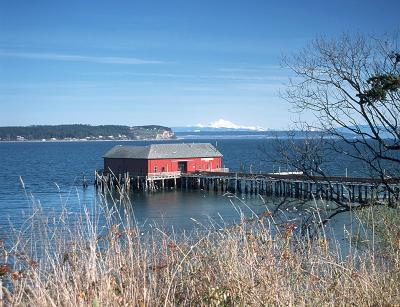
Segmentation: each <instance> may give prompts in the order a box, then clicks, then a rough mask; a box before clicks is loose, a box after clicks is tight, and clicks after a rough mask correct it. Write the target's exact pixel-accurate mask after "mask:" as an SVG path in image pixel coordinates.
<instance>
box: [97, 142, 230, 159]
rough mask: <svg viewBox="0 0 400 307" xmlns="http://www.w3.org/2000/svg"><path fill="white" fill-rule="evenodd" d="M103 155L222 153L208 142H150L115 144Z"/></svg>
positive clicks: (205, 155)
mask: <svg viewBox="0 0 400 307" xmlns="http://www.w3.org/2000/svg"><path fill="white" fill-rule="evenodd" d="M103 157H104V158H112V159H174V158H214V157H222V154H221V153H220V152H219V151H218V150H217V149H216V148H215V147H214V146H213V145H211V144H209V143H196V144H195V143H193V144H152V145H148V146H122V145H117V146H114V147H113V148H111V149H110V150H109V151H108V152H107V153H106V154H105V155H104V156H103Z"/></svg>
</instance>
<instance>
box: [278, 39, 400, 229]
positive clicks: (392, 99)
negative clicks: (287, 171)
mask: <svg viewBox="0 0 400 307" xmlns="http://www.w3.org/2000/svg"><path fill="white" fill-rule="evenodd" d="M399 43H400V41H399V36H398V35H397V34H396V35H393V36H390V37H388V36H387V37H384V38H382V37H381V38H375V37H370V36H368V37H367V36H352V35H343V36H341V37H340V38H339V39H335V40H330V39H325V38H318V39H315V40H314V41H313V42H312V43H311V44H310V45H309V46H308V47H306V48H304V49H303V50H301V51H300V52H298V53H296V54H295V55H293V56H290V57H286V58H285V59H284V64H285V66H287V67H288V68H289V69H290V70H291V71H292V73H293V77H292V78H291V80H290V84H289V85H288V87H287V90H286V92H285V93H284V95H283V96H284V98H285V99H286V100H287V101H289V102H290V103H291V104H292V106H293V107H294V109H295V110H296V111H298V112H299V114H300V118H304V116H303V115H307V116H306V117H307V118H308V121H303V120H300V121H299V123H298V124H299V125H300V126H301V128H302V130H305V131H315V130H317V131H320V132H321V134H320V138H316V137H315V134H314V137H312V138H305V139H304V140H303V141H302V142H299V141H298V140H292V141H291V142H288V143H287V142H286V143H285V145H284V146H283V145H282V144H283V143H280V148H279V149H278V150H279V152H280V154H281V156H282V157H283V159H284V160H285V162H286V163H290V164H291V165H292V166H294V167H295V168H297V169H299V170H301V171H303V173H304V174H305V175H306V176H308V177H309V178H313V176H315V175H318V176H325V177H328V176H330V174H329V172H328V171H327V170H326V169H323V168H321V165H323V164H324V163H325V162H326V159H328V158H329V156H330V157H332V153H335V155H344V156H347V157H348V158H351V159H354V160H355V161H358V162H361V164H362V165H363V170H364V172H367V171H368V175H369V176H371V177H374V178H379V179H380V183H381V184H383V185H386V187H387V189H389V190H390V189H392V191H391V192H392V193H397V192H398V191H394V190H393V186H392V185H389V180H392V179H393V177H400V44H399ZM310 118H311V119H310ZM288 147H289V148H288ZM327 152H329V154H327ZM397 203H398V199H397ZM350 206H352V205H349V204H345V203H338V207H337V208H336V210H334V211H332V212H331V213H330V214H328V215H327V217H326V219H325V220H324V221H323V222H324V223H325V222H326V221H327V220H329V218H331V217H332V216H333V215H335V214H337V213H340V212H343V211H348V210H349V209H350Z"/></svg>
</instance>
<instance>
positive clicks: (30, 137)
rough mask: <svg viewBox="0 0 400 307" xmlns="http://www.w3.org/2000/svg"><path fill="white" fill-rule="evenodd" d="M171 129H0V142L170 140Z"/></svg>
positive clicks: (124, 127) (32, 127)
mask: <svg viewBox="0 0 400 307" xmlns="http://www.w3.org/2000/svg"><path fill="white" fill-rule="evenodd" d="M171 138H174V133H173V132H172V130H171V128H168V127H163V126H157V125H148V126H133V127H129V126H121V125H101V126H91V125H56V126H50V125H48V126H47V125H46V126H26V127H0V141H35V140H49V141H57V140H148V139H171Z"/></svg>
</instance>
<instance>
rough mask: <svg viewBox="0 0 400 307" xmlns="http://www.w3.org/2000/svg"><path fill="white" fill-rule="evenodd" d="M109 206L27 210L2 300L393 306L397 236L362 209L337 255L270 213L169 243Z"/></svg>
mask: <svg viewBox="0 0 400 307" xmlns="http://www.w3.org/2000/svg"><path fill="white" fill-rule="evenodd" d="M115 206H123V202H115V203H114V204H113V205H112V206H106V205H105V204H103V205H101V206H99V210H100V211H101V212H98V213H97V214H93V213H89V212H88V211H85V212H84V213H83V214H82V215H80V217H79V218H78V219H74V220H72V219H71V216H72V215H70V214H68V212H63V213H62V214H60V215H58V216H57V218H55V217H54V216H53V217H50V216H49V215H46V214H43V212H41V210H37V211H35V213H34V214H33V215H32V217H31V218H30V219H29V223H28V224H27V225H28V226H26V227H25V228H24V229H23V232H22V233H20V234H18V235H17V236H16V237H15V240H14V244H13V246H12V247H11V248H6V247H5V246H4V245H3V246H2V247H1V248H2V249H3V251H2V256H1V258H0V263H1V268H0V270H1V271H0V276H1V277H0V279H1V280H2V283H3V287H2V291H1V296H2V300H3V303H5V304H13V305H29V306H80V305H81V306H88V305H91V306H171V305H183V306H201V305H212V306H231V305H243V306H244V305H255V306H259V305H374V306H383V305H385V306H386V305H392V304H398V303H399V302H400V287H399V285H400V254H399V250H400V246H399V245H400V232H399V233H397V234H396V233H394V229H393V227H396V225H393V223H396V222H395V221H394V222H393V221H392V220H390V219H389V221H383V219H380V218H377V217H376V216H375V215H376V214H377V213H378V212H376V210H375V209H367V211H365V212H364V215H363V217H362V220H363V221H364V225H365V232H364V234H365V236H364V235H362V236H361V235H359V236H357V238H358V239H357V240H354V238H355V237H354V238H353V240H354V241H359V242H360V247H361V248H350V250H349V252H348V253H346V254H345V255H343V253H342V252H341V251H340V247H339V246H338V245H337V244H336V242H334V241H332V240H329V239H327V238H326V237H325V236H324V235H323V233H322V234H321V236H320V237H318V238H313V240H311V239H310V238H304V237H303V238H301V239H300V238H296V236H295V235H294V225H293V224H291V223H286V224H284V225H281V226H279V227H278V226H276V225H275V223H274V217H273V216H268V214H267V215H266V216H265V217H263V218H262V219H258V220H255V221H254V220H253V221H245V220H243V221H242V223H240V224H239V225H237V226H234V227H228V226H227V227H225V228H224V229H216V228H212V229H210V230H209V231H206V232H202V233H200V232H199V233H192V234H190V235H187V236H185V237H180V238H179V239H177V238H176V237H175V236H173V235H168V234H167V233H165V232H164V231H163V230H161V229H158V228H157V227H154V228H153V230H152V231H150V232H146V233H145V234H143V233H142V230H141V229H140V228H139V227H138V225H137V224H135V223H134V222H133V221H130V220H128V219H126V218H121V217H120V216H119V214H118V212H120V210H115V209H116V208H115ZM388 210H389V209H388ZM392 213H393V212H389V215H393V214H392ZM397 214H398V213H397ZM100 215H101V216H105V217H106V226H104V227H103V226H101V227H100V225H99V223H98V222H97V217H98V216H100ZM371 223H372V224H371ZM374 223H375V226H373V224H374ZM391 223H392V224H391ZM377 227H379V232H380V238H383V239H382V240H385V241H384V243H385V245H384V246H385V247H384V249H379V248H377V246H378V245H377V241H376V240H375V239H374V238H375V233H374V229H376V228H377ZM397 230H398V227H397ZM397 230H396V231H397ZM382 233H383V234H385V236H388V237H389V239H388V240H387V239H385V236H381V234H382ZM397 235H399V237H398V239H399V240H397V239H396V238H397V237H396V236H397ZM367 237H368V238H370V239H369V240H367V239H366V238H367ZM381 243H382V242H380V244H381Z"/></svg>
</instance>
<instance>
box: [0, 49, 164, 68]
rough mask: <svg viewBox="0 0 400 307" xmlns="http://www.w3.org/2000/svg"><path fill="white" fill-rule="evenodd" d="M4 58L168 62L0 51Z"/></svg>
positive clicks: (129, 63)
mask: <svg viewBox="0 0 400 307" xmlns="http://www.w3.org/2000/svg"><path fill="white" fill-rule="evenodd" d="M0 56H2V57H13V58H21V59H34V60H50V61H68V62H91V63H100V64H121V65H143V64H165V63H167V62H164V61H158V60H146V59H139V58H127V57H100V56H87V55H71V54H60V53H27V52H6V51H0Z"/></svg>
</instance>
